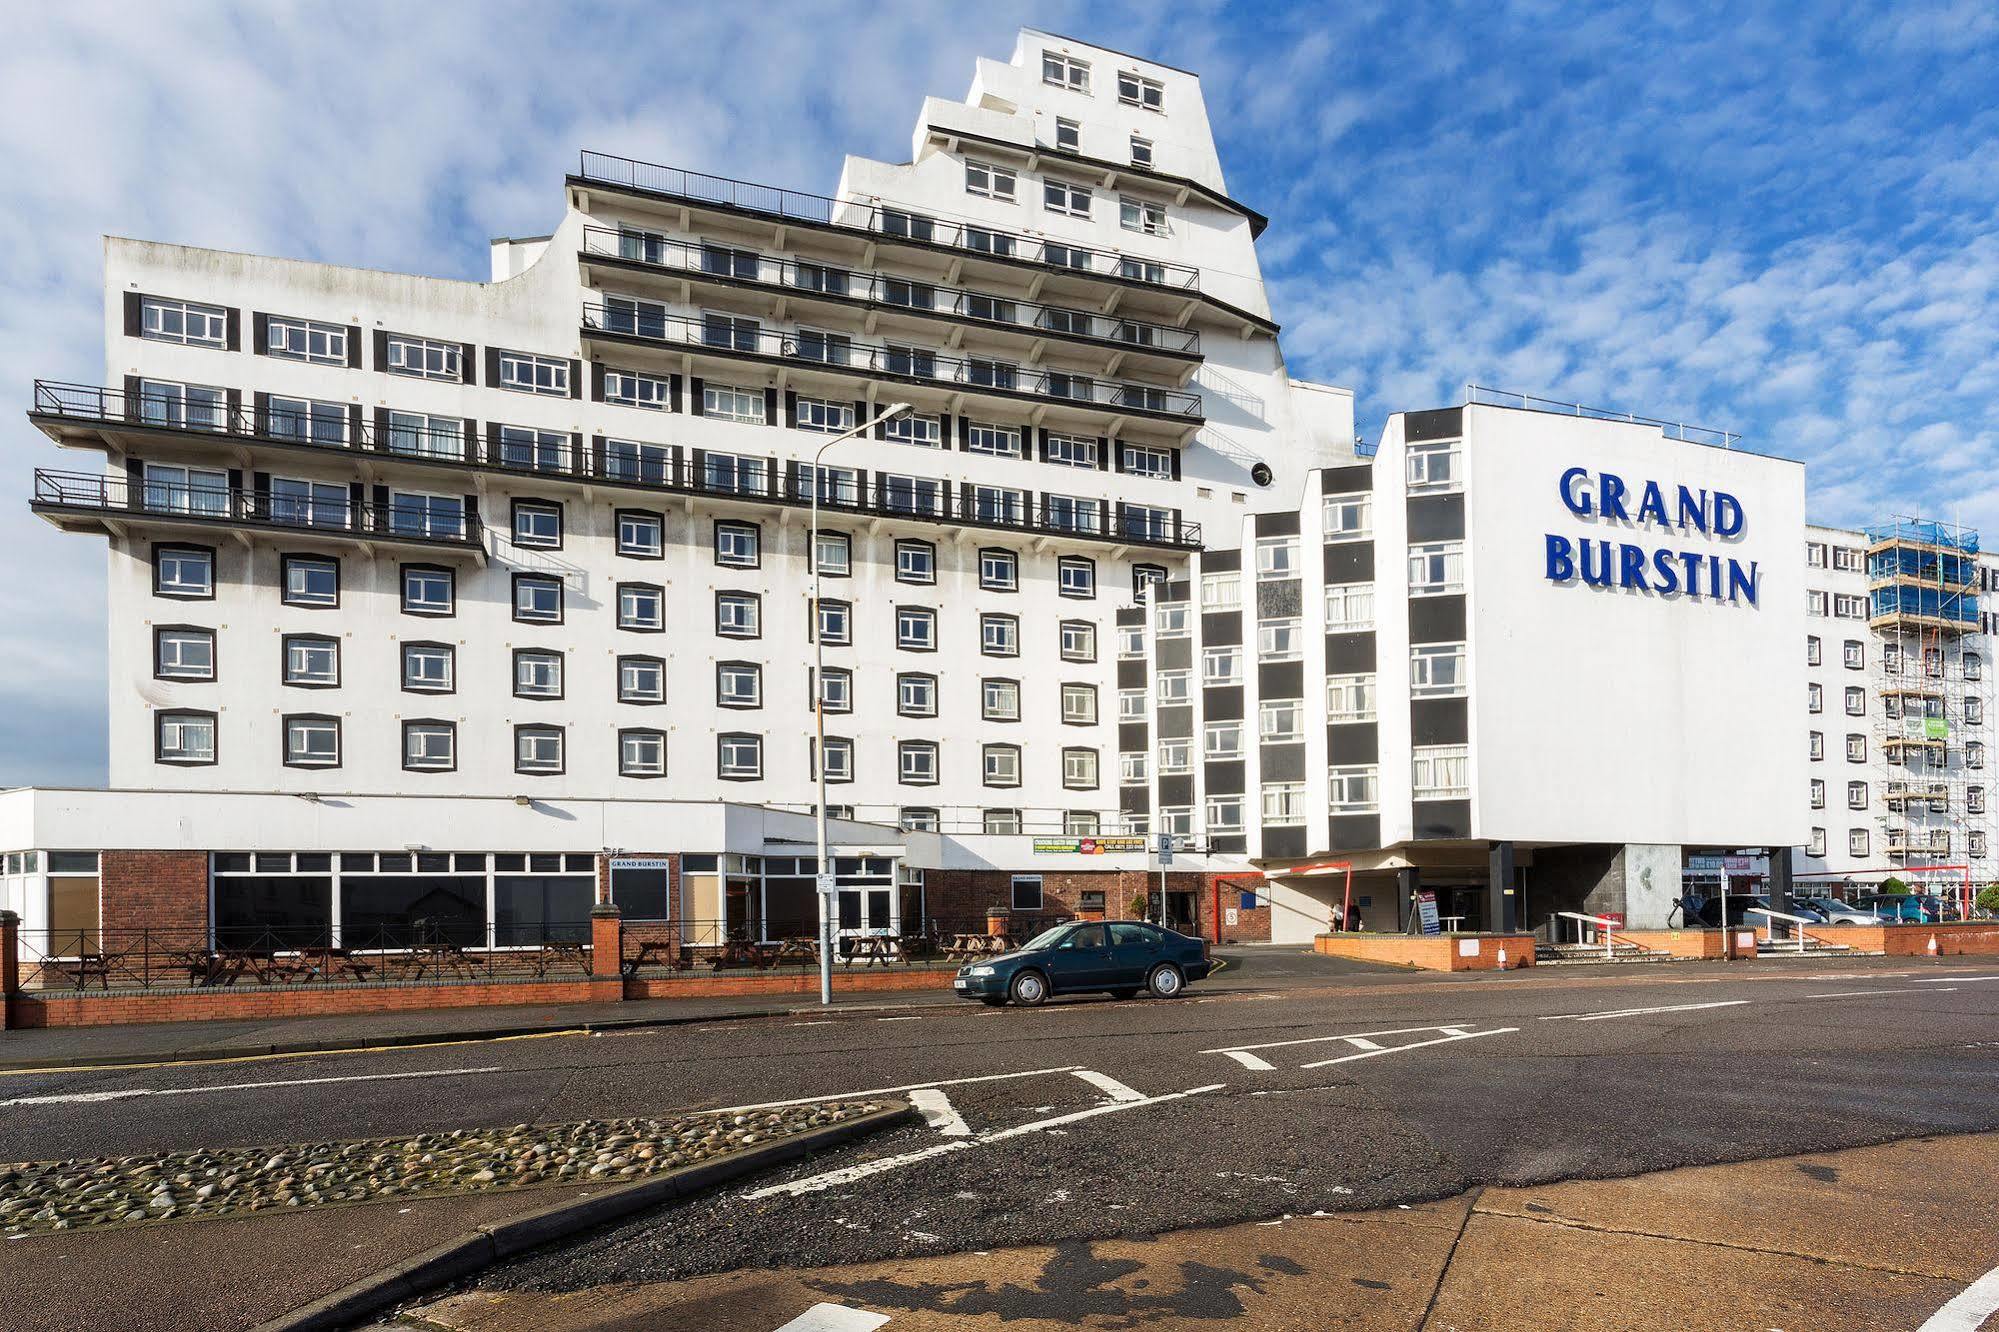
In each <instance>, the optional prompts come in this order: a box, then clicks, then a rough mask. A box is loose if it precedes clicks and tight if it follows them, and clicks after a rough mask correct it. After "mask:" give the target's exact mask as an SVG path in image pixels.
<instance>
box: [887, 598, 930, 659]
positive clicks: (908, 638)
mask: <svg viewBox="0 0 1999 1332" xmlns="http://www.w3.org/2000/svg"><path fill="white" fill-rule="evenodd" d="M895 645H896V646H897V647H898V648H901V649H902V650H903V651H904V652H935V651H936V650H937V611H936V609H935V608H934V607H930V606H897V607H896V608H895Z"/></svg>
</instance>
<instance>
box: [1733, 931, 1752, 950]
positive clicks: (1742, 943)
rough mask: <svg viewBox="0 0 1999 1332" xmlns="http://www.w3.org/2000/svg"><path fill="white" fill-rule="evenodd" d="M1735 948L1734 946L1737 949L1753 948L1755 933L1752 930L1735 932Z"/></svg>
mask: <svg viewBox="0 0 1999 1332" xmlns="http://www.w3.org/2000/svg"><path fill="white" fill-rule="evenodd" d="M1735 946H1736V947H1737V948H1753V947H1755V946H1756V931H1754V930H1737V931H1736V932H1735Z"/></svg>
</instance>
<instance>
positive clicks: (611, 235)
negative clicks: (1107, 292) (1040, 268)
mask: <svg viewBox="0 0 1999 1332" xmlns="http://www.w3.org/2000/svg"><path fill="white" fill-rule="evenodd" d="M583 252H584V253H585V254H592V255H603V256H605V257H607V258H615V259H619V260H623V261H625V262H628V263H635V264H642V265H644V266H646V267H648V268H657V269H659V270H661V271H662V272H671V273H688V274H692V275H694V276H696V277H705V278H712V279H718V280H722V281H727V282H738V283H752V284H755V285H757V286H760V287H765V288H768V289H770V290H772V291H781V292H786V293H794V292H795V293H798V294H800V295H803V296H807V297H812V296H824V297H831V298H834V299H840V300H851V301H859V302H864V303H868V304H875V305H881V306H885V307H889V308H892V309H901V310H907V311H911V312H913V313H916V314H924V315H932V314H935V315H949V316H951V317H953V318H956V319H962V320H965V321H966V322H968V323H974V324H987V325H991V326H994V327H997V328H1002V329H1008V330H1017V331H1020V332H1024V333H1030V334H1038V333H1053V334H1056V335H1062V336H1069V337H1079V338H1092V339H1095V340H1097V341H1099V342H1109V343H1116V344H1118V345H1120V346H1121V347H1125V348H1129V349H1131V350H1133V351H1138V352H1158V353H1162V354H1165V355H1177V356H1198V355H1199V354H1200V351H1201V335H1200V332H1199V331H1198V330H1196V329H1192V328H1175V327H1172V326H1170V325H1166V324H1155V323H1148V322H1147V321H1145V320H1142V319H1129V318H1124V317H1121V316H1118V315H1107V314H1097V313H1094V312H1092V311H1089V310H1077V309H1073V308H1070V307H1067V306H1060V305H1047V304H1043V303H1040V302H1036V301H1029V300H1022V299H1019V298H1017V297H1013V296H1002V295H998V294H996V293H991V292H981V291H976V290H973V289H971V288H967V287H954V286H949V285H946V284H942V283H930V282H923V281H920V280H918V279H915V278H911V277H908V276H906V275H899V274H894V273H883V272H879V271H874V270H869V269H860V268H841V267H839V266H837V265H831V264H822V263H813V262H810V261H797V260H791V259H779V258H774V257H772V256H770V255H761V254H756V253H753V252H751V251H748V250H743V249H739V248H737V247H734V246H730V245H724V244H720V243H716V242H697V241H683V240H674V239H672V238H670V237H666V236H659V235H655V234H653V233H650V232H642V231H634V230H630V229H622V228H614V227H585V228H584V229H583Z"/></svg>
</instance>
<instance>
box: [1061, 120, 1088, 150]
mask: <svg viewBox="0 0 1999 1332" xmlns="http://www.w3.org/2000/svg"><path fill="white" fill-rule="evenodd" d="M1055 147H1056V149H1057V151H1059V152H1065V153H1078V152H1081V151H1082V150H1083V126H1082V124H1081V122H1079V121H1074V120H1069V119H1067V118H1065V117H1063V116H1057V117H1055Z"/></svg>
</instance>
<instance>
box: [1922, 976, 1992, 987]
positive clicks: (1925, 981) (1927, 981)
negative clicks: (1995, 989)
mask: <svg viewBox="0 0 1999 1332" xmlns="http://www.w3.org/2000/svg"><path fill="white" fill-rule="evenodd" d="M1993 980H1999V976H1924V977H1921V978H1920V979H1917V980H1912V981H1910V982H1909V984H1911V985H1943V984H1947V983H1950V982H1954V981H1993Z"/></svg>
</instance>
